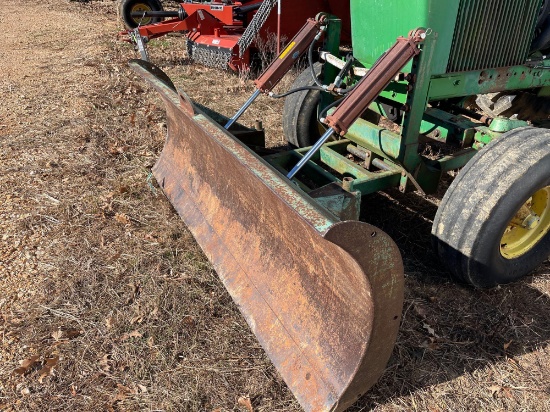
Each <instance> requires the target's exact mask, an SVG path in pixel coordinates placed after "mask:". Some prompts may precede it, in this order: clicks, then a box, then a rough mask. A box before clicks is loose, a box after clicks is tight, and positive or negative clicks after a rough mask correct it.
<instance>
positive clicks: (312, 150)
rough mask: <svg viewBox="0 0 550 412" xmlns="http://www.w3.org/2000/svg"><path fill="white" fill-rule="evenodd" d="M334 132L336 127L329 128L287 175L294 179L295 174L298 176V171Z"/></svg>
mask: <svg viewBox="0 0 550 412" xmlns="http://www.w3.org/2000/svg"><path fill="white" fill-rule="evenodd" d="M332 133H334V129H333V128H332V127H331V128H330V129H328V130H327V131H326V132H325V134H324V135H322V136H321V138H320V139H319V140H317V143H315V144H314V145H313V146H312V147H311V149H309V150H308V151H307V153H306V154H305V155H304V157H302V158H301V159H300V161H299V162H298V163H297V164H296V166H294V167H293V168H292V170H291V171H290V172H289V173H288V174H287V175H286V177H288V178H289V179H292V178H293V177H294V176H296V173H298V172H299V171H300V169H301V168H302V167H304V165H305V164H306V163H307V162H308V161H309V160H310V159H311V158H312V157H313V155H314V154H315V153H317V151H318V150H319V149H320V148H321V146H322V145H324V144H325V142H326V141H327V140H328V138H329V137H330V136H332Z"/></svg>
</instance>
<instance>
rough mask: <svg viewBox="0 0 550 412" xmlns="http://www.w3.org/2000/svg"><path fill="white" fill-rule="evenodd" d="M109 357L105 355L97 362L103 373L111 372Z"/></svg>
mask: <svg viewBox="0 0 550 412" xmlns="http://www.w3.org/2000/svg"><path fill="white" fill-rule="evenodd" d="M110 356H111V355H109V354H108V353H107V354H105V355H104V356H103V357H102V358H101V359H100V360H99V367H100V369H101V370H102V371H103V372H109V371H110V370H111V365H109V357H110Z"/></svg>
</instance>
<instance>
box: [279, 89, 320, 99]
mask: <svg viewBox="0 0 550 412" xmlns="http://www.w3.org/2000/svg"><path fill="white" fill-rule="evenodd" d="M305 90H318V91H320V92H322V91H324V90H325V89H323V88H322V87H318V86H303V87H298V88H297V89H292V90H289V91H288V92H286V93H283V94H274V93H270V94H269V97H273V98H274V99H281V98H283V97H287V96H289V95H291V94H294V93H298V92H303V91H305Z"/></svg>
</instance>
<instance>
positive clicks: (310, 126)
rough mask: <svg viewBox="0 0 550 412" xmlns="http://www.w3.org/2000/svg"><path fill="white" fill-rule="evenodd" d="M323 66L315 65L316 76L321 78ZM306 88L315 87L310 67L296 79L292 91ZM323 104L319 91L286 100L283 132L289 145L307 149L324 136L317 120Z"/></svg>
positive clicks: (305, 92) (306, 91)
mask: <svg viewBox="0 0 550 412" xmlns="http://www.w3.org/2000/svg"><path fill="white" fill-rule="evenodd" d="M322 67H323V66H322V65H321V64H320V63H315V64H314V66H313V68H314V70H315V74H316V75H317V76H318V77H320V76H321V71H322ZM304 86H315V81H314V80H313V78H312V76H311V69H310V68H309V67H308V68H307V69H305V70H304V71H303V72H302V73H300V75H299V76H298V77H297V78H296V80H295V81H294V83H293V84H292V86H291V89H298V88H300V87H304ZM320 103H321V92H320V91H319V90H305V91H301V92H297V93H293V94H291V95H290V96H288V97H287V98H286V99H285V106H284V109H283V132H284V135H285V137H286V140H287V141H288V143H290V144H291V145H293V146H295V147H307V146H312V145H313V144H315V142H316V141H317V140H319V138H320V137H321V135H322V132H321V130H322V126H321V124H320V123H319V121H318V120H317V112H318V108H319V104H320Z"/></svg>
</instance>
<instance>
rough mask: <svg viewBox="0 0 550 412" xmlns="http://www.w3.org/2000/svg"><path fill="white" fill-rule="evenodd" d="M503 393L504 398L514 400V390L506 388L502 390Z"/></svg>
mask: <svg viewBox="0 0 550 412" xmlns="http://www.w3.org/2000/svg"><path fill="white" fill-rule="evenodd" d="M502 393H503V394H504V396H505V397H506V398H508V399H514V395H513V394H512V389H511V388H509V387H507V386H505V387H504V388H502Z"/></svg>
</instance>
